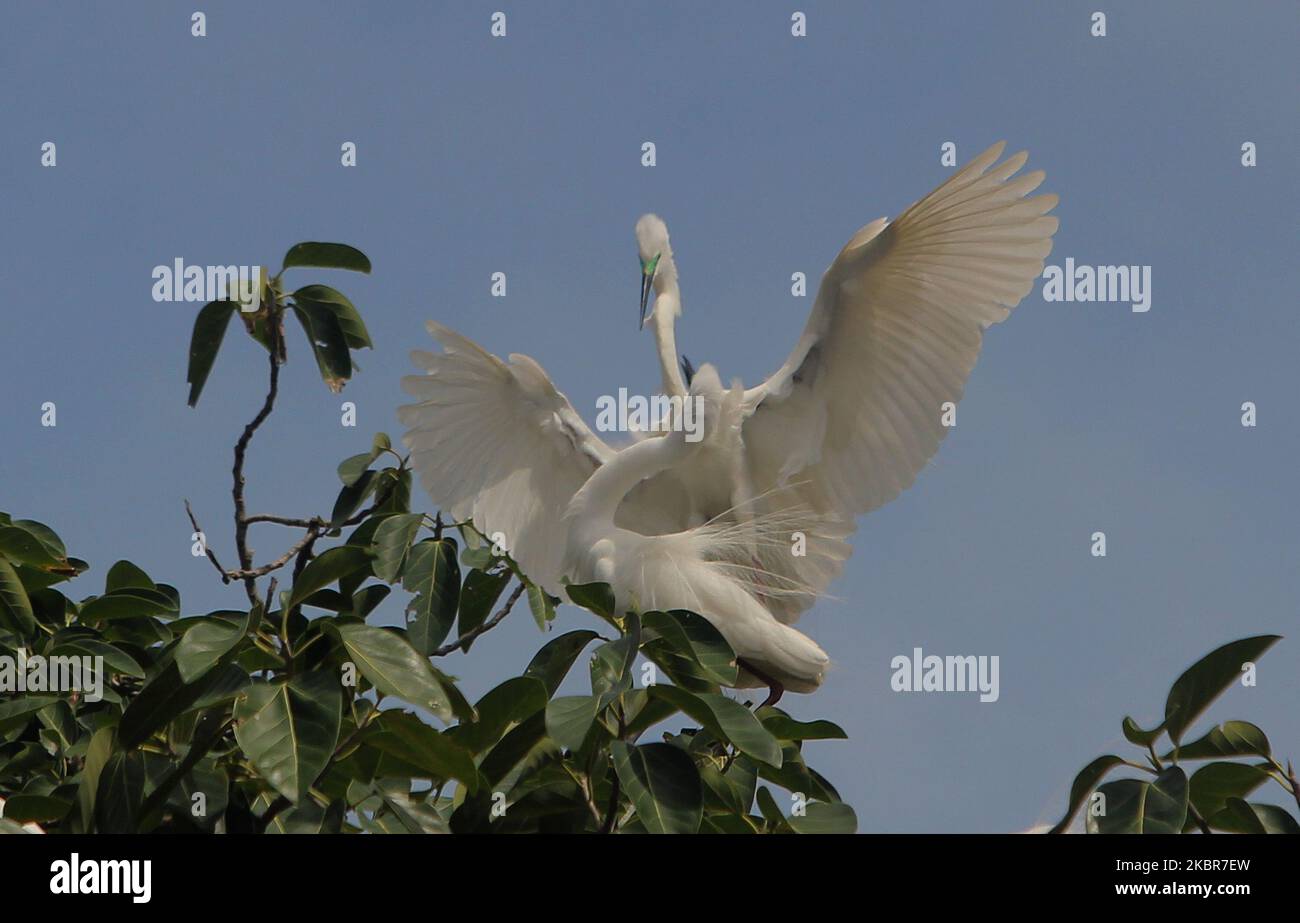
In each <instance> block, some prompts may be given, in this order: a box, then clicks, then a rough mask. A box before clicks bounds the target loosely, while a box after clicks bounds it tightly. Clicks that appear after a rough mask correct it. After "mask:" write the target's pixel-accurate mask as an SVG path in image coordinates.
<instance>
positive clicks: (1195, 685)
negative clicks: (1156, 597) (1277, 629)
mask: <svg viewBox="0 0 1300 923" xmlns="http://www.w3.org/2000/svg"><path fill="white" fill-rule="evenodd" d="M1280 637H1281V636H1280V635H1259V636H1257V637H1253V638H1243V639H1242V640H1240V641H1233V642H1232V643H1230V644H1225V645H1223V646H1222V647H1220V648H1216V649H1215V650H1213V651H1211V652H1210V653H1208V654H1206V655H1205V656H1204V657H1202V658H1201V659H1200V660H1198V661H1196V663H1194V664H1192V666H1190V667H1189V668H1188V669H1187V670H1186V671H1185V672H1184V673H1183V675H1182V676H1180V677H1178V679H1177V680H1175V681H1174V685H1173V686H1172V687H1171V688H1170V690H1169V698H1168V699H1167V700H1166V701H1165V725H1166V727H1167V728H1168V729H1169V739H1170V740H1172V741H1173V742H1174V743H1175V744H1177V743H1178V742H1179V741H1180V740H1181V739H1182V736H1183V732H1184V731H1186V730H1187V728H1188V727H1189V726H1190V725H1191V723H1192V722H1193V721H1195V720H1196V719H1197V717H1199V716H1200V714H1201V712H1203V711H1205V709H1206V708H1207V707H1208V706H1209V704H1210V703H1211V702H1213V701H1214V700H1215V699H1216V698H1218V697H1219V695H1220V694H1222V692H1223V691H1224V690H1225V689H1227V688H1228V687H1229V686H1230V685H1232V683H1233V682H1235V681H1236V680H1238V679H1240V678H1241V668H1242V666H1243V665H1244V664H1246V663H1253V662H1254V661H1256V660H1258V659H1259V658H1260V656H1261V655H1263V653H1264V652H1265V651H1267V650H1268V649H1269V648H1270V647H1272V646H1273V644H1274V643H1275V642H1277V641H1278V640H1279V638H1280Z"/></svg>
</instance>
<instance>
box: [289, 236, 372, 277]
mask: <svg viewBox="0 0 1300 923" xmlns="http://www.w3.org/2000/svg"><path fill="white" fill-rule="evenodd" d="M291 266H318V267H320V268H322V269H350V270H352V271H353V272H370V260H369V258H368V257H367V256H366V255H365V254H364V253H362V252H361V251H360V250H358V249H357V248H356V247H349V246H348V245H347V244H332V243H320V242H317V241H304V242H303V243H300V244H294V245H293V246H292V247H290V248H289V252H288V253H286V254H285V255H284V268H285V269H288V268H289V267H291Z"/></svg>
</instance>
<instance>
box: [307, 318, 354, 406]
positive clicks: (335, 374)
mask: <svg viewBox="0 0 1300 923" xmlns="http://www.w3.org/2000/svg"><path fill="white" fill-rule="evenodd" d="M293 313H294V316H295V317H297V318H298V323H300V324H302V329H303V332H304V333H306V334H307V341H308V342H309V343H311V348H312V353H313V354H314V355H315V357H316V365H317V367H318V368H319V369H320V377H321V380H322V381H324V382H325V384H326V385H327V386H328V387H329V389H330V390H331V391H333V392H334V393H335V394H338V393H339V392H340V391H342V390H343V386H344V385H345V384H347V382H348V379H349V378H351V377H352V354H351V353H350V352H349V351H348V341H347V338H346V337H345V336H344V335H343V328H342V327H341V326H339V321H338V318H337V317H335V316H334V313H333V312H332V311H330V310H329V309H328V308H326V307H323V306H322V305H318V304H313V303H312V302H304V303H302V304H295V305H294V306H293Z"/></svg>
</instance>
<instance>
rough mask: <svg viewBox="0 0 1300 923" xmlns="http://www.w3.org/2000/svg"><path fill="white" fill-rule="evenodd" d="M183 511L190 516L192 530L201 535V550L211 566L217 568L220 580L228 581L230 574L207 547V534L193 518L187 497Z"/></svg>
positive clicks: (192, 511)
mask: <svg viewBox="0 0 1300 923" xmlns="http://www.w3.org/2000/svg"><path fill="white" fill-rule="evenodd" d="M185 513H186V515H188V516H189V517H190V525H192V526H193V527H194V531H195V532H197V533H199V535H201V536H202V537H203V551H204V553H205V554H206V555H207V556H208V560H209V561H211V562H212V566H213V567H215V568H216V569H217V573H219V574H220V575H221V582H222V583H229V582H230V575H229V574H227V573H226V569H225V568H224V567H222V566H221V562H220V561H218V560H217V556H216V554H215V553H214V552H213V551H212V549H211V548H210V547H208V534H207V533H206V532H204V531H203V527H202V526H200V525H199V521H198V520H197V519H195V518H194V510H192V509H190V501H189V500H188V499H187V500H186V501H185Z"/></svg>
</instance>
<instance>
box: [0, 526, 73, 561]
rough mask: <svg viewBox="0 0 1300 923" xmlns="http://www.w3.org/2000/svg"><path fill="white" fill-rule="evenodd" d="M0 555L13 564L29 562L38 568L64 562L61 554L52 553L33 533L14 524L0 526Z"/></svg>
mask: <svg viewBox="0 0 1300 923" xmlns="http://www.w3.org/2000/svg"><path fill="white" fill-rule="evenodd" d="M0 556H2V557H5V558H8V559H9V560H10V561H12V562H13V563H15V564H30V565H32V566H33V567H40V568H45V567H53V566H57V565H59V564H63V563H66V559H65V558H64V557H63V556H62V555H57V554H54V553H53V552H51V550H50V549H49V547H48V546H46V544H45V543H44V542H42V541H41V540H40V539H38V538H37V537H36V536H35V535H33V534H32V533H31V532H29V531H27V530H26V529H22V528H19V527H18V526H16V525H13V526H0Z"/></svg>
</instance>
